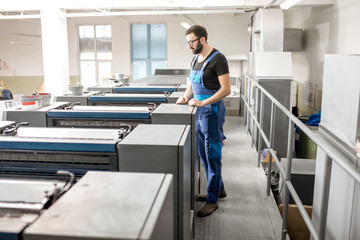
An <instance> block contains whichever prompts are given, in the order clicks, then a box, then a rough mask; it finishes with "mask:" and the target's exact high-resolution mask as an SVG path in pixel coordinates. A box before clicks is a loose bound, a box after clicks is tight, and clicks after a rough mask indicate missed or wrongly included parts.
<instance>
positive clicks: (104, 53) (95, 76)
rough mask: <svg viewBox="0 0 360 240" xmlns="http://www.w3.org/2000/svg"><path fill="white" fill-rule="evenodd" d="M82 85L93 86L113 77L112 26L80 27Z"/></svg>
mask: <svg viewBox="0 0 360 240" xmlns="http://www.w3.org/2000/svg"><path fill="white" fill-rule="evenodd" d="M79 44H80V75H81V84H82V85H84V86H93V85H95V84H96V83H99V82H100V79H101V78H110V77H111V60H112V44H111V26H110V25H95V26H94V25H89V26H79Z"/></svg>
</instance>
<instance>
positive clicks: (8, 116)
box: [2, 102, 70, 127]
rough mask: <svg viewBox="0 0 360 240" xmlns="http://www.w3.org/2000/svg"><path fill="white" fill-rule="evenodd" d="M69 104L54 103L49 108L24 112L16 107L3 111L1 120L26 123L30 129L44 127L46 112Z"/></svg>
mask: <svg viewBox="0 0 360 240" xmlns="http://www.w3.org/2000/svg"><path fill="white" fill-rule="evenodd" d="M69 104H70V103H68V102H54V103H52V104H50V105H49V106H46V107H43V108H39V109H34V110H24V109H22V106H21V105H18V106H14V107H10V108H7V109H5V110H4V112H3V119H2V120H3V121H14V122H17V123H19V122H24V121H26V122H28V123H29V126H30V127H46V122H47V113H48V111H50V110H51V109H55V108H64V107H66V106H68V105H69Z"/></svg>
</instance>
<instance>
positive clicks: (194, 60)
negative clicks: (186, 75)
mask: <svg viewBox="0 0 360 240" xmlns="http://www.w3.org/2000/svg"><path fill="white" fill-rule="evenodd" d="M198 57H199V54H197V55H196V56H195V57H194V59H193V61H192V62H191V70H192V69H193V68H194V66H195V63H196V60H197V59H198Z"/></svg>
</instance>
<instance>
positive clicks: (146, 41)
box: [131, 24, 166, 80]
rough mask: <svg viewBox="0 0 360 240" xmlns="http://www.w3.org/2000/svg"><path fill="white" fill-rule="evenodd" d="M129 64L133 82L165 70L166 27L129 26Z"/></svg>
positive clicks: (161, 25) (151, 25) (152, 25)
mask: <svg viewBox="0 0 360 240" xmlns="http://www.w3.org/2000/svg"><path fill="white" fill-rule="evenodd" d="M131 63H132V71H133V78H134V80H136V79H139V78H143V77H146V76H149V75H151V74H154V72H155V69H157V68H166V25H165V24H132V25H131Z"/></svg>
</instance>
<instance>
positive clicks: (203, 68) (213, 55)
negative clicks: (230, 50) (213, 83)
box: [201, 51, 221, 71]
mask: <svg viewBox="0 0 360 240" xmlns="http://www.w3.org/2000/svg"><path fill="white" fill-rule="evenodd" d="M219 53H220V52H219V51H216V52H214V53H213V54H211V56H210V57H209V58H208V59H206V61H205V62H204V65H203V66H202V68H201V71H204V70H205V67H206V65H207V64H208V63H209V62H210V61H211V60H212V59H213V58H214V57H215V56H216V55H217V54H219ZM220 54H221V53H220Z"/></svg>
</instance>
